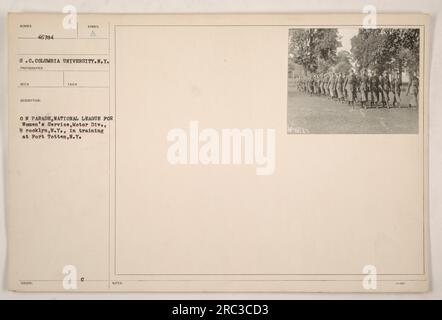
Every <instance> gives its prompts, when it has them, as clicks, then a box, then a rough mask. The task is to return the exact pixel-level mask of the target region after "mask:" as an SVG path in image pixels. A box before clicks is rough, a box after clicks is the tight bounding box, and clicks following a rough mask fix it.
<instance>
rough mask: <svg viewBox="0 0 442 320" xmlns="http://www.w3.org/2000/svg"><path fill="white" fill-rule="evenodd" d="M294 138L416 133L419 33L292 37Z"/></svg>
mask: <svg viewBox="0 0 442 320" xmlns="http://www.w3.org/2000/svg"><path fill="white" fill-rule="evenodd" d="M288 40H289V52H288V97H287V133H289V134H327V133H330V134H345V133H348V134H417V133H418V132H419V121H418V120H419V111H418V110H419V78H420V70H419V57H420V52H419V49H420V30H419V29H411V28H373V29H362V28H321V29H317V28H308V29H290V30H289V39H288Z"/></svg>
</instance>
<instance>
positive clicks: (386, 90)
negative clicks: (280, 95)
mask: <svg viewBox="0 0 442 320" xmlns="http://www.w3.org/2000/svg"><path fill="white" fill-rule="evenodd" d="M294 81H295V87H296V89H297V90H298V91H299V92H303V93H306V94H308V95H310V96H321V97H327V98H328V99H330V100H335V101H338V102H341V103H347V104H348V105H351V106H352V108H354V106H355V103H356V104H360V106H361V107H362V108H364V109H367V108H369V107H371V108H379V107H383V108H394V107H397V108H400V107H401V98H402V97H403V92H402V89H403V87H404V86H403V83H402V81H401V77H400V73H399V72H388V71H384V72H378V71H376V70H367V69H362V70H361V71H360V72H359V73H358V74H356V73H355V71H354V70H353V69H351V70H349V71H348V73H347V74H344V73H339V72H327V73H312V74H310V75H307V76H298V77H296V78H295V79H294ZM405 89H406V90H405V92H404V94H405V95H406V96H408V97H409V99H408V107H409V108H411V107H415V108H417V106H418V96H419V78H418V77H417V75H416V73H413V74H412V75H411V76H410V79H409V82H408V84H407V86H406V87H405ZM406 106H407V105H406Z"/></svg>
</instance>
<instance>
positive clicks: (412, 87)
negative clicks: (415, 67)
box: [407, 72, 419, 108]
mask: <svg viewBox="0 0 442 320" xmlns="http://www.w3.org/2000/svg"><path fill="white" fill-rule="evenodd" d="M410 94H411V97H410V102H409V103H408V106H409V107H410V108H411V107H414V108H417V106H418V95H419V78H418V77H417V74H416V72H414V73H413V76H412V77H411V79H410V84H409V85H408V89H407V96H408V95H410Z"/></svg>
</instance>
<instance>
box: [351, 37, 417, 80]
mask: <svg viewBox="0 0 442 320" xmlns="http://www.w3.org/2000/svg"><path fill="white" fill-rule="evenodd" d="M351 45H352V49H351V53H352V54H353V57H354V59H355V61H356V65H357V66H358V68H370V69H377V70H378V71H380V72H382V71H383V70H397V71H399V74H402V70H403V68H404V67H405V68H407V69H408V71H410V72H411V71H417V70H418V69H419V29H359V32H358V34H357V35H356V36H355V37H353V38H352V39H351Z"/></svg>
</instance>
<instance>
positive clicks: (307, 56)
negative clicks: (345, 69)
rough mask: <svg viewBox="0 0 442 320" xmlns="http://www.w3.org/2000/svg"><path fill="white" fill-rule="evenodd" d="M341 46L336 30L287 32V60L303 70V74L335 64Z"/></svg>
mask: <svg viewBox="0 0 442 320" xmlns="http://www.w3.org/2000/svg"><path fill="white" fill-rule="evenodd" d="M340 46H341V43H340V41H339V36H338V30H337V29H292V30H290V32H289V51H290V52H289V59H290V60H291V61H290V62H291V63H296V64H299V65H301V66H302V67H303V68H304V73H305V74H308V73H313V72H317V70H318V68H320V69H328V67H329V66H330V65H332V64H334V63H336V52H337V48H338V47H340Z"/></svg>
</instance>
